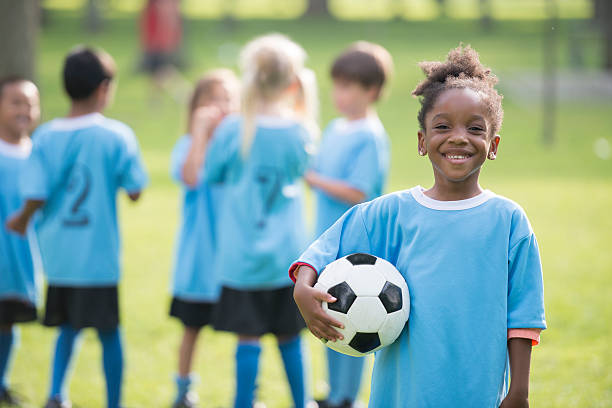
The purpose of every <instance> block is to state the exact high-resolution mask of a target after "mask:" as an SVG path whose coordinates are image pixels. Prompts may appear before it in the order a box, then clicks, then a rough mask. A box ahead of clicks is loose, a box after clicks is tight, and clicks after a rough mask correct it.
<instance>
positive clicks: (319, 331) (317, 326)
mask: <svg viewBox="0 0 612 408" xmlns="http://www.w3.org/2000/svg"><path fill="white" fill-rule="evenodd" d="M293 276H294V277H295V279H296V281H295V288H294V289H293V298H294V299H295V303H296V304H297V306H298V308H299V309H300V313H302V316H303V317H304V321H305V322H306V325H307V326H308V329H310V331H311V332H312V334H314V335H315V336H316V337H317V338H319V339H321V340H332V341H336V340H337V339H340V340H342V339H343V336H342V334H340V333H339V332H338V331H337V330H336V329H334V327H339V328H344V327H343V325H342V323H340V322H339V321H337V320H336V319H334V318H332V317H331V316H329V315H328V314H327V313H325V311H324V310H323V308H322V307H321V302H328V303H333V302H335V301H336V298H334V297H333V296H332V295H330V294H329V293H327V292H323V291H320V290H317V289H315V288H313V286H314V284H315V281H316V278H317V272H316V271H315V270H314V269H312V268H311V267H309V266H306V265H301V266H300V267H299V268H298V269H297V270H296V271H294V272H293Z"/></svg>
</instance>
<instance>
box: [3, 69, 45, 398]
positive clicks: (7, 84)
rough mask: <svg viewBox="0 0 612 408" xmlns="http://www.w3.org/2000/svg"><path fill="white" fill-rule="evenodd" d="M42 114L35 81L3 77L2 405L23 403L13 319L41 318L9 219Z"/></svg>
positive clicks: (28, 266) (22, 245) (26, 258)
mask: <svg viewBox="0 0 612 408" xmlns="http://www.w3.org/2000/svg"><path fill="white" fill-rule="evenodd" d="M39 119H40V102H39V96H38V89H37V88H36V85H34V84H33V83H32V82H30V81H28V80H26V79H24V78H20V77H16V76H15V77H7V78H3V79H0V226H2V228H1V229H0V406H1V405H3V404H6V405H9V406H20V405H19V403H20V402H19V400H18V399H17V398H16V397H15V395H14V394H13V393H12V392H11V391H10V389H9V385H8V371H9V365H10V361H11V356H12V352H13V350H14V348H15V343H16V342H17V338H18V333H17V330H16V328H15V327H14V324H15V323H23V322H30V321H34V320H36V303H37V297H38V296H37V295H38V293H37V287H36V279H35V273H34V264H33V261H32V256H31V253H30V244H29V242H28V239H26V238H23V237H19V236H17V235H15V234H12V233H10V232H8V231H7V230H5V229H4V223H5V222H6V221H7V220H8V218H9V216H10V215H11V214H12V213H13V212H15V211H17V210H18V209H19V207H20V206H21V196H20V194H19V182H18V180H19V176H20V175H21V173H22V172H23V170H24V168H25V165H26V162H27V159H28V156H29V155H30V151H31V150H32V141H31V140H30V133H31V132H32V130H34V127H35V126H36V124H37V123H38V120H39Z"/></svg>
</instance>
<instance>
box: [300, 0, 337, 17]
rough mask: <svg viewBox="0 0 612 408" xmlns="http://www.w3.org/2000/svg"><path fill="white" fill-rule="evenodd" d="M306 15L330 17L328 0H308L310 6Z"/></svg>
mask: <svg viewBox="0 0 612 408" xmlns="http://www.w3.org/2000/svg"><path fill="white" fill-rule="evenodd" d="M304 15H305V16H325V17H330V16H331V14H330V12H329V6H328V4H327V0H308V8H307V9H306V12H305V13H304Z"/></svg>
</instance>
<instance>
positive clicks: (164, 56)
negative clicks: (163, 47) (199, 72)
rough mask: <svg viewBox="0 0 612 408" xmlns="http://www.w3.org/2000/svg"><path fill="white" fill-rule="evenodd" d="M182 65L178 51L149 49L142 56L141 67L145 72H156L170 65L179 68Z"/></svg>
mask: <svg viewBox="0 0 612 408" xmlns="http://www.w3.org/2000/svg"><path fill="white" fill-rule="evenodd" d="M180 65H181V64H180V61H179V57H178V54H176V53H166V52H153V51H149V52H146V53H145V54H144V55H143V56H142V61H141V62H140V69H141V70H142V71H144V72H148V73H150V74H155V73H157V72H159V71H161V70H163V69H166V68H168V67H175V68H179V67H180Z"/></svg>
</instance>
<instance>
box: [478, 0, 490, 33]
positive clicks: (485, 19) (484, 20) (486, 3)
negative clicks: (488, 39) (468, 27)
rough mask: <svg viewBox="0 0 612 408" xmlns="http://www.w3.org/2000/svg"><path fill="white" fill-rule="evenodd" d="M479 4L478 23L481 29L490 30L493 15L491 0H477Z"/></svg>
mask: <svg viewBox="0 0 612 408" xmlns="http://www.w3.org/2000/svg"><path fill="white" fill-rule="evenodd" d="M478 3H479V6H480V25H481V26H482V28H483V30H485V31H491V29H492V28H493V15H492V7H493V5H492V4H491V0H479V1H478Z"/></svg>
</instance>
